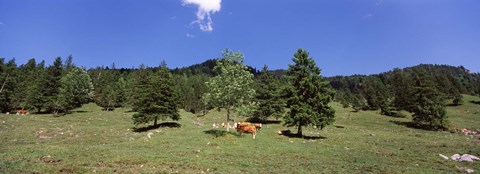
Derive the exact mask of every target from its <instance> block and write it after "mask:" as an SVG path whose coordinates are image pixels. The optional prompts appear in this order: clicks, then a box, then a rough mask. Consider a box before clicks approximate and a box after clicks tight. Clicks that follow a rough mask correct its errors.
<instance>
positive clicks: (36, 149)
mask: <svg viewBox="0 0 480 174" xmlns="http://www.w3.org/2000/svg"><path fill="white" fill-rule="evenodd" d="M464 100H465V102H464V104H463V105H461V106H455V107H453V106H449V107H448V116H449V120H450V130H451V131H438V132H437V131H426V130H419V129H414V128H409V127H406V126H405V123H406V122H408V121H410V119H409V118H394V117H387V116H382V115H379V111H361V112H358V113H354V112H351V109H344V108H341V107H340V105H339V104H337V103H334V104H332V105H333V107H334V108H335V110H336V121H335V123H334V124H333V125H331V126H328V127H327V128H325V129H324V130H317V129H310V128H307V129H305V130H304V134H305V135H307V136H308V138H307V139H301V138H292V137H287V136H282V135H277V134H276V131H277V130H281V129H288V128H285V127H283V126H282V125H281V124H278V123H275V122H274V121H272V124H266V125H264V127H263V128H262V129H261V131H260V132H259V134H258V135H257V138H256V139H252V137H251V135H245V136H239V135H238V134H237V133H235V132H234V131H231V132H225V131H224V129H212V126H211V125H212V124H213V123H214V122H216V123H221V122H223V121H224V120H225V116H224V115H225V113H224V112H218V111H215V110H212V111H211V112H210V113H209V114H207V115H206V116H203V117H199V116H196V115H194V114H191V113H187V112H183V111H182V112H181V115H182V119H181V120H180V121H178V122H171V121H167V122H165V123H163V124H161V125H160V126H159V127H158V128H150V129H134V128H133V124H132V121H131V115H132V114H133V113H132V112H129V110H128V109H117V110H115V111H110V112H105V111H101V109H100V108H99V107H98V106H96V105H94V104H88V105H85V106H84V107H82V108H80V109H78V110H76V112H75V113H73V114H71V115H67V116H64V117H52V116H51V115H35V114H33V115H28V116H21V115H5V114H1V115H0V173H241V172H248V173H462V171H460V170H459V169H457V167H458V168H461V167H468V168H472V169H474V170H475V173H477V172H480V161H475V162H473V163H469V162H454V161H447V160H444V159H442V158H441V157H440V156H439V154H444V155H446V156H451V155H453V154H455V153H460V154H464V153H468V154H473V155H476V156H480V139H479V136H478V135H477V136H466V135H463V134H460V133H458V132H456V131H455V130H456V129H461V128H468V129H480V105H479V104H474V103H471V102H469V101H472V100H476V101H480V98H478V97H472V96H465V97H464ZM290 129H291V130H292V131H293V132H295V130H296V129H295V128H290ZM147 135H151V138H148V137H147Z"/></svg>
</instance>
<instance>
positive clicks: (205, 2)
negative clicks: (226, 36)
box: [182, 0, 222, 31]
mask: <svg viewBox="0 0 480 174" xmlns="http://www.w3.org/2000/svg"><path fill="white" fill-rule="evenodd" d="M182 3H183V5H196V6H198V9H197V14H196V15H197V20H195V21H193V22H192V23H198V25H199V26H200V29H201V30H202V31H212V30H213V26H212V25H213V21H212V17H211V16H212V14H214V13H216V12H219V11H220V8H221V3H222V0H182Z"/></svg>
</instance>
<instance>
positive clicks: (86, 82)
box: [53, 67, 93, 115]
mask: <svg viewBox="0 0 480 174" xmlns="http://www.w3.org/2000/svg"><path fill="white" fill-rule="evenodd" d="M92 97H93V84H92V79H90V76H89V75H88V73H87V72H86V71H85V70H83V69H81V68H78V67H72V68H70V70H69V71H68V73H67V74H66V75H65V76H63V77H62V78H61V79H60V89H59V93H58V95H57V98H56V101H55V102H54V103H53V111H54V112H53V113H54V115H56V114H57V113H64V114H68V113H70V111H71V110H72V109H75V108H79V107H81V106H82V105H83V104H85V103H88V102H90V101H91V100H92Z"/></svg>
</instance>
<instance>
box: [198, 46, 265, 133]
mask: <svg viewBox="0 0 480 174" xmlns="http://www.w3.org/2000/svg"><path fill="white" fill-rule="evenodd" d="M244 59H245V57H244V55H243V53H242V52H233V51H231V50H229V49H226V50H224V51H223V58H222V59H220V60H218V61H217V65H215V68H214V69H215V71H217V72H218V75H217V76H215V77H213V78H212V79H210V80H209V81H208V82H206V86H207V88H208V92H207V93H206V94H205V95H204V99H205V102H206V104H207V105H212V106H216V107H219V108H226V109H227V122H229V121H230V120H231V119H230V114H231V112H232V111H233V113H236V115H248V114H250V113H253V111H254V110H255V108H256V104H255V102H253V99H254V97H255V90H254V89H253V86H252V85H253V74H252V73H251V72H249V71H248V69H247V67H246V66H245V65H244V64H243V61H244ZM236 115H234V119H233V121H235V118H236ZM228 130H229V129H228V127H227V131H228Z"/></svg>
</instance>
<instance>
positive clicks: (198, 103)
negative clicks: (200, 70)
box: [174, 74, 210, 113]
mask: <svg viewBox="0 0 480 174" xmlns="http://www.w3.org/2000/svg"><path fill="white" fill-rule="evenodd" d="M209 78H210V77H209V76H208V75H206V74H198V75H190V76H187V75H185V74H184V75H174V80H175V86H176V89H177V91H178V92H179V96H178V101H179V106H180V107H181V108H183V109H184V110H186V111H189V112H192V113H197V112H200V111H202V110H203V109H204V103H203V100H202V96H203V94H204V93H205V92H206V91H207V87H206V86H205V82H207V81H208V80H209Z"/></svg>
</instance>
